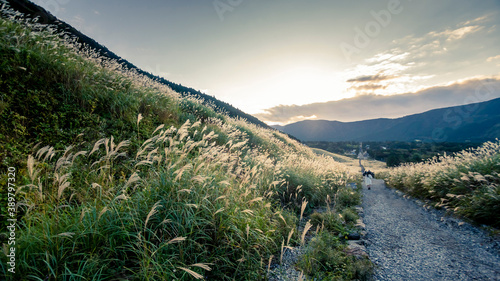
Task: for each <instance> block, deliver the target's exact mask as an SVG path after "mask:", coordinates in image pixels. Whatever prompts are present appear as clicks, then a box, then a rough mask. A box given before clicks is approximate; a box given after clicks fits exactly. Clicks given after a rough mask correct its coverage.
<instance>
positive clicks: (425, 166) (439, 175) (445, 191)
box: [385, 140, 500, 228]
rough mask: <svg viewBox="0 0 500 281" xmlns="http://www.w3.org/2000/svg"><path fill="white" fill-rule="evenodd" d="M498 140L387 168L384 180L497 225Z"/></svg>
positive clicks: (499, 201)
mask: <svg viewBox="0 0 500 281" xmlns="http://www.w3.org/2000/svg"><path fill="white" fill-rule="evenodd" d="M499 173H500V141H498V140H497V141H496V142H487V143H484V144H483V145H482V146H481V147H479V148H477V149H472V150H466V151H462V152H460V153H456V154H453V155H444V156H442V157H435V158H433V159H431V160H429V161H427V162H425V163H419V164H406V165H402V166H400V167H397V168H394V169H391V170H389V172H388V173H387V174H385V179H386V182H387V183H388V184H389V185H390V186H392V187H395V188H398V189H400V190H402V191H404V192H407V193H409V194H410V195H413V196H417V197H420V198H427V199H431V200H433V201H434V206H435V207H438V208H446V209H448V210H450V211H453V212H455V213H457V214H459V215H462V216H464V217H467V218H469V219H471V220H473V221H475V222H477V223H480V224H487V225H491V226H493V227H496V228H499V227H500V186H499V185H500V174H499Z"/></svg>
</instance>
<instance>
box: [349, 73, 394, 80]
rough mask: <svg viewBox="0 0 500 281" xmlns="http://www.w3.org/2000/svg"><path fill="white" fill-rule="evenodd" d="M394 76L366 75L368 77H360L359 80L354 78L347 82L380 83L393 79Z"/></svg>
mask: <svg viewBox="0 0 500 281" xmlns="http://www.w3.org/2000/svg"><path fill="white" fill-rule="evenodd" d="M392 78H394V76H389V75H383V74H381V73H378V74H376V75H366V76H360V77H357V78H352V79H349V80H347V82H379V81H384V80H388V79H392Z"/></svg>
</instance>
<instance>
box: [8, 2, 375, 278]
mask: <svg viewBox="0 0 500 281" xmlns="http://www.w3.org/2000/svg"><path fill="white" fill-rule="evenodd" d="M61 36H62V35H60V34H56V33H54V31H53V30H51V29H50V28H47V27H46V26H41V25H37V24H35V23H33V22H30V21H26V20H22V19H20V18H19V15H17V14H15V13H13V12H11V11H8V10H5V9H2V18H1V19H0V64H1V65H0V115H1V118H0V146H1V148H0V166H1V171H2V173H1V174H0V189H1V190H0V206H1V218H0V221H1V227H2V229H1V239H2V244H3V249H4V251H3V252H2V254H0V259H1V262H0V271H1V272H2V276H6V278H7V279H11V280H192V279H201V278H207V279H210V280H261V279H263V278H264V276H265V273H266V269H267V268H268V265H269V263H271V262H273V261H274V262H279V258H277V257H279V256H280V254H281V253H283V251H285V250H286V249H287V247H293V246H295V245H298V244H299V243H300V242H301V241H300V240H301V236H302V237H303V236H304V235H305V233H304V231H302V230H300V231H299V228H298V224H299V222H300V220H304V218H303V216H302V215H303V213H304V214H305V215H307V214H308V213H310V212H311V210H312V209H313V208H315V207H319V206H324V205H326V204H329V205H330V204H331V205H332V206H333V209H332V212H333V214H334V215H335V218H336V223H337V226H338V227H337V228H336V231H337V232H338V233H345V232H346V231H347V230H348V229H349V228H350V227H351V226H352V223H353V221H355V215H354V214H353V212H354V211H353V209H352V207H353V205H355V204H357V203H359V195H357V194H356V193H355V192H353V191H352V190H350V189H347V188H346V187H345V183H346V182H347V181H350V180H351V176H350V175H349V174H348V168H346V167H345V166H344V165H342V164H340V163H338V162H335V161H333V160H332V159H331V158H327V157H319V156H317V155H316V154H314V153H313V152H312V151H311V150H310V149H309V148H307V147H305V146H303V145H302V144H300V143H298V142H297V141H294V140H292V139H290V138H289V137H288V136H286V135H284V134H282V133H279V132H276V131H273V130H268V129H264V128H262V127H258V126H256V125H254V124H250V123H248V122H246V121H243V120H239V119H233V118H230V117H228V116H226V115H223V114H220V113H217V112H216V111H215V110H214V109H212V108H211V107H208V106H206V105H203V104H201V102H200V101H198V100H195V99H192V98H186V97H181V96H180V95H179V94H178V93H176V92H174V91H173V90H172V89H170V88H169V87H167V86H165V85H164V84H161V83H157V82H156V81H153V80H151V79H149V78H147V77H145V76H143V75H140V74H138V73H136V72H133V71H130V70H127V69H125V68H123V67H122V66H121V65H120V64H118V63H116V62H114V61H111V60H107V59H104V58H102V57H101V56H99V55H97V54H96V53H95V52H93V51H92V50H91V49H89V48H86V47H84V46H81V45H79V44H78V43H76V42H75V41H72V40H71V38H67V36H66V38H65V39H62V38H61ZM14 203H17V204H16V206H15V208H14V207H13V206H14V205H13V204H14ZM10 207H12V209H9V208H10ZM336 212H338V213H339V214H340V213H343V214H347V213H348V214H350V215H349V216H348V217H349V220H347V219H343V218H342V216H337V215H336ZM353 216H354V218H353ZM346 217H347V216H346ZM7 219H16V220H17V222H16V223H15V228H14V229H13V228H11V227H9V228H7V226H8V225H9V226H10V222H9V221H7ZM318 226H319V224H318ZM305 231H306V232H307V228H306V230H305ZM311 231H313V230H311ZM323 231H325V235H324V236H325V237H327V238H328V239H330V240H331V239H334V240H335V242H336V243H337V244H336V246H335V250H334V253H335V255H334V256H335V257H336V258H337V260H336V261H335V262H336V266H335V268H341V269H342V270H336V271H335V272H334V273H330V274H329V276H332V277H333V276H335V277H336V278H337V277H338V278H342V279H356V278H357V279H359V278H362V277H363V276H362V275H361V274H362V273H361V272H364V271H363V270H362V269H360V267H362V266H364V265H366V263H365V261H360V260H358V259H355V258H354V257H349V256H346V254H345V252H344V251H343V249H344V248H345V241H344V240H343V238H342V235H341V237H340V238H339V237H337V236H335V237H333V238H332V235H333V234H332V235H330V236H328V235H326V232H327V231H328V230H323V229H319V227H318V229H316V232H317V233H318V232H319V233H322V232H323ZM329 233H330V232H329ZM334 234H335V235H337V233H334ZM12 237H14V239H12ZM325 239H326V238H325ZM12 240H13V242H14V243H12V244H9V243H10V242H11V241H12ZM320 240H321V239H320ZM12 249H14V250H12ZM320 250H321V249H320ZM12 253H15V260H14V262H15V267H14V266H13V265H12V264H8V263H7V261H12V258H11V256H12ZM7 255H9V257H8V256H7ZM322 262H323V261H322ZM324 262H325V263H327V262H329V260H325V261H324ZM312 264H314V266H315V268H326V267H323V266H322V265H321V263H319V264H318V261H315V262H313V263H312ZM358 264H359V266H358ZM310 266H312V265H310ZM307 267H308V265H303V267H302V268H303V270H304V271H306V272H311V270H308V269H307ZM12 268H15V273H12V272H11V271H10V270H11V269H12ZM329 268H331V267H329ZM335 268H334V269H335ZM316 273H317V274H319V273H318V271H316ZM325 274H326V273H325ZM318 276H320V275H318Z"/></svg>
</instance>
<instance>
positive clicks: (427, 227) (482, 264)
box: [363, 180, 500, 281]
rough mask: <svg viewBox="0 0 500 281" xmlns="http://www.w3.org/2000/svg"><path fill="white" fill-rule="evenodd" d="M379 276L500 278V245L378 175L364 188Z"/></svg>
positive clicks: (369, 238) (369, 239)
mask: <svg viewBox="0 0 500 281" xmlns="http://www.w3.org/2000/svg"><path fill="white" fill-rule="evenodd" d="M363 196H364V200H363V208H364V223H365V224H366V231H367V235H366V243H367V251H368V254H369V255H370V259H371V260H372V261H373V262H374V263H375V264H376V270H375V276H374V280H427V281H428V280H453V281H459V280H460V281H461V280H500V251H499V243H498V241H494V240H493V239H492V238H491V237H489V236H488V235H487V234H486V233H484V232H483V231H482V230H480V229H478V228H476V227H474V226H471V225H469V224H467V223H462V222H461V221H460V220H458V219H456V218H451V217H448V216H444V213H443V212H442V211H438V210H434V209H430V210H427V209H426V208H424V206H423V204H422V203H420V202H419V201H416V200H413V199H405V198H403V196H402V195H401V193H399V192H397V191H394V190H392V189H389V188H387V187H386V186H385V184H384V181H383V180H373V185H372V189H371V190H367V189H366V187H364V190H363Z"/></svg>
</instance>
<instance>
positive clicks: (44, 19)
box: [7, 0, 270, 128]
mask: <svg viewBox="0 0 500 281" xmlns="http://www.w3.org/2000/svg"><path fill="white" fill-rule="evenodd" d="M7 3H9V6H10V7H11V8H13V9H14V10H16V11H18V12H20V13H22V14H24V15H25V16H26V17H28V18H37V17H38V18H39V20H38V23H40V24H44V25H52V26H54V27H55V28H56V29H57V30H58V31H59V32H64V33H66V34H68V35H70V36H73V37H74V38H75V39H76V40H77V42H78V43H82V44H85V45H87V46H89V47H91V48H92V49H94V50H95V51H96V52H97V53H98V54H99V55H101V56H102V57H105V58H109V59H112V60H115V61H117V62H118V63H120V64H122V65H123V66H124V67H126V68H127V69H129V70H135V71H137V72H138V73H139V74H142V75H144V76H146V77H148V78H151V79H153V80H156V81H158V82H160V83H162V84H164V85H167V86H169V87H170V88H171V89H172V90H174V91H176V92H177V93H179V94H180V95H181V96H184V97H185V96H191V97H194V98H197V99H200V100H202V102H203V104H205V105H215V107H216V110H217V111H219V112H224V113H226V114H227V115H229V116H230V117H234V118H244V119H246V120H247V121H248V122H250V123H253V124H255V125H257V126H260V127H263V128H270V127H269V126H268V125H267V124H265V123H264V122H262V121H260V120H259V119H258V118H256V117H254V116H252V115H250V114H247V113H245V112H243V111H241V110H240V109H238V108H236V107H234V106H232V105H230V104H228V103H226V102H224V101H221V100H219V99H216V98H215V97H212V96H210V95H207V94H204V93H202V92H200V91H198V90H196V89H193V88H190V87H187V86H183V85H182V84H177V83H175V82H172V81H169V80H167V79H165V78H163V77H159V76H157V75H154V74H152V73H149V72H147V71H145V70H143V69H141V68H139V67H137V66H136V65H134V64H133V63H131V62H129V61H128V60H126V59H124V58H122V57H120V56H119V55H117V54H115V53H114V52H112V51H111V50H109V49H108V48H107V47H106V46H104V45H102V44H100V43H99V42H97V41H95V40H94V39H92V38H91V37H89V36H87V35H85V34H83V33H82V32H80V31H79V30H77V29H76V28H74V27H73V26H71V25H70V24H68V23H66V22H64V21H62V20H60V19H58V18H57V17H55V16H54V15H52V14H51V13H50V12H49V11H47V10H45V9H44V8H43V7H40V6H38V5H36V4H35V3H33V2H31V1H28V0H7Z"/></svg>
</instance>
